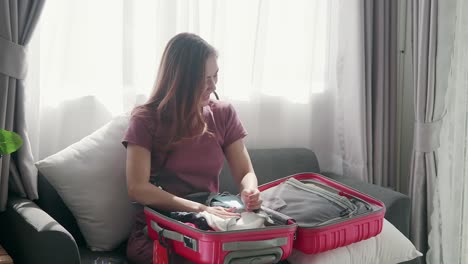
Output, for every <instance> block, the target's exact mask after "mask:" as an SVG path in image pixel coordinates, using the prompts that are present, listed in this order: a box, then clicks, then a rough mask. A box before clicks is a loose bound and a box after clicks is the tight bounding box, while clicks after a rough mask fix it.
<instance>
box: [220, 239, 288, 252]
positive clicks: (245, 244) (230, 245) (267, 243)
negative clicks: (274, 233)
mask: <svg viewBox="0 0 468 264" xmlns="http://www.w3.org/2000/svg"><path fill="white" fill-rule="evenodd" d="M287 243H288V238H287V237H278V238H273V239H268V240H255V241H235V242H226V243H223V250H224V251H238V250H257V249H265V248H273V247H281V246H284V245H286V244H287Z"/></svg>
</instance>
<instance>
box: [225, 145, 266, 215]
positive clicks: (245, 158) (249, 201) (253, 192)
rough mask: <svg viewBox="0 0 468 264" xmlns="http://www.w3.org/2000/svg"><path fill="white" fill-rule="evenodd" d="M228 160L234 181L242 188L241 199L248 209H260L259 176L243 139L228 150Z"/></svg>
mask: <svg viewBox="0 0 468 264" xmlns="http://www.w3.org/2000/svg"><path fill="white" fill-rule="evenodd" d="M226 159H227V161H228V163H229V168H230V169H231V173H232V175H233V177H234V180H235V181H236V183H237V184H238V185H239V187H240V193H241V197H242V200H243V201H244V203H245V205H246V206H247V209H258V208H260V205H261V204H262V201H261V200H260V192H259V191H258V182H257V176H256V175H255V172H254V169H253V166H252V162H251V160H250V156H249V153H248V152H247V148H246V147H245V145H244V142H243V140H242V139H239V140H237V141H235V142H234V143H232V144H231V145H229V146H228V147H227V148H226Z"/></svg>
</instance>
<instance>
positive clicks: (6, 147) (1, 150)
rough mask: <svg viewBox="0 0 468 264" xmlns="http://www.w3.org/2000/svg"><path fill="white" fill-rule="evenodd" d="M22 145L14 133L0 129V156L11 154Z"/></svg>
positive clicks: (21, 141) (19, 138)
mask: <svg viewBox="0 0 468 264" xmlns="http://www.w3.org/2000/svg"><path fill="white" fill-rule="evenodd" d="M22 145H23V140H22V139H21V137H20V136H19V135H18V134H16V133H15V132H11V131H7V130H3V129H0V156H2V155H7V154H11V153H13V152H15V151H17V150H18V149H19V148H20V147H21V146H22Z"/></svg>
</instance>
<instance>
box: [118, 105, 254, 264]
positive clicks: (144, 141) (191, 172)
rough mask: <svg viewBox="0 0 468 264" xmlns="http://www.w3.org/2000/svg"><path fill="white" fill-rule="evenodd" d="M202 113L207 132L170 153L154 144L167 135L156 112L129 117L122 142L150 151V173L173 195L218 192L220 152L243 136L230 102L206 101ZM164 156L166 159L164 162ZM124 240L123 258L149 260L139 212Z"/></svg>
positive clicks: (222, 161) (221, 161)
mask: <svg viewBox="0 0 468 264" xmlns="http://www.w3.org/2000/svg"><path fill="white" fill-rule="evenodd" d="M203 116H204V118H205V122H206V123H207V125H208V131H210V132H211V135H210V134H208V133H205V134H204V135H202V136H199V137H196V138H193V139H189V140H184V141H182V142H181V143H179V144H176V146H175V147H174V148H172V149H171V151H170V153H165V152H162V151H161V150H160V149H159V148H158V146H160V145H161V142H164V140H165V139H167V138H168V137H169V135H168V132H167V129H164V127H163V126H162V125H161V124H159V123H158V121H157V120H158V119H157V116H156V113H150V114H145V115H141V116H132V117H131V118H130V122H129V126H128V130H127V132H126V133H125V135H124V138H123V141H122V143H123V144H124V146H127V144H128V143H131V144H135V145H138V146H141V147H144V148H146V149H148V150H149V151H150V152H151V175H156V174H157V172H158V171H159V170H160V169H161V166H162V165H163V163H165V164H164V168H163V170H162V171H164V172H163V173H160V174H158V175H157V177H156V181H157V183H158V185H159V186H161V187H162V188H163V189H164V190H165V191H167V192H170V193H172V194H174V195H177V196H185V195H187V194H191V193H196V192H206V191H209V192H218V191H219V190H218V189H219V174H220V172H221V169H222V168H223V164H224V151H225V149H226V147H228V146H229V145H230V144H232V143H233V142H235V141H237V140H238V139H241V138H243V137H245V136H246V135H247V132H246V131H245V129H244V127H243V126H242V124H241V122H240V120H239V118H238V117H237V114H236V111H235V110H234V108H233V107H232V105H231V104H229V103H226V102H221V101H210V103H209V104H208V105H207V106H205V107H204V108H203ZM166 156H167V160H166V161H165V162H164V160H165V158H166ZM135 220H136V222H135V225H134V227H133V230H132V232H131V234H130V237H129V239H128V245H127V258H128V259H129V260H130V261H131V262H132V263H148V264H150V263H152V256H153V252H152V247H153V244H152V242H151V241H150V240H149V239H148V237H146V235H145V234H144V233H143V231H142V230H143V228H144V226H145V225H146V221H145V216H144V213H143V211H141V212H139V213H138V214H137V216H136V219H135Z"/></svg>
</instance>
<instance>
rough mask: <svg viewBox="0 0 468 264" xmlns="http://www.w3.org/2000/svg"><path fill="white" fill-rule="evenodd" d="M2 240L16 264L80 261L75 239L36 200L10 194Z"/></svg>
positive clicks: (1, 219) (1, 221)
mask: <svg viewBox="0 0 468 264" xmlns="http://www.w3.org/2000/svg"><path fill="white" fill-rule="evenodd" d="M0 243H1V244H2V245H3V246H4V247H5V249H6V250H7V252H8V253H9V254H10V256H12V258H13V261H14V263H15V264H34V263H68V264H79V263H80V256H79V254H78V248H77V246H76V244H75V241H74V240H73V238H72V237H71V235H70V233H68V232H67V231H66V230H65V229H64V228H63V227H62V226H61V225H60V224H59V223H57V222H56V221H55V220H54V219H53V218H52V217H50V216H49V215H48V214H47V213H45V212H44V211H43V210H41V209H40V208H39V207H38V206H37V205H36V204H35V203H34V202H32V201H29V200H26V199H23V198H17V197H9V200H8V206H7V210H6V211H5V212H2V213H0Z"/></svg>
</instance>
